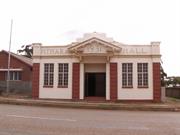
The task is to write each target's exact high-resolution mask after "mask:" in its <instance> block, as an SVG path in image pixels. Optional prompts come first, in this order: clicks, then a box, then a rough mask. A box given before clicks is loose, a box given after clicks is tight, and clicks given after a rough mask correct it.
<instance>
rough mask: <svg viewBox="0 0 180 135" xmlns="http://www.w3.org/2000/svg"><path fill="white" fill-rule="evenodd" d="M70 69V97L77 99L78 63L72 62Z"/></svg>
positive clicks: (78, 83)
mask: <svg viewBox="0 0 180 135" xmlns="http://www.w3.org/2000/svg"><path fill="white" fill-rule="evenodd" d="M72 70H73V71H72V99H74V100H78V99H79V92H80V64H79V63H73V69H72Z"/></svg>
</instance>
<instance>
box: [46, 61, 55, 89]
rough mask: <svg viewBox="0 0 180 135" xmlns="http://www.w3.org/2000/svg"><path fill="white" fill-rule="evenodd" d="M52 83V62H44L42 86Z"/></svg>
mask: <svg viewBox="0 0 180 135" xmlns="http://www.w3.org/2000/svg"><path fill="white" fill-rule="evenodd" d="M53 85H54V63H44V87H53Z"/></svg>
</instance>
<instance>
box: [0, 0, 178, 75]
mask: <svg viewBox="0 0 180 135" xmlns="http://www.w3.org/2000/svg"><path fill="white" fill-rule="evenodd" d="M11 19H13V31H12V43H11V51H12V52H15V53H16V52H17V50H18V49H20V48H21V46H22V45H27V44H31V43H42V44H43V45H66V44H69V43H71V42H74V41H75V40H76V38H80V37H82V36H83V34H84V33H90V32H100V33H106V35H107V36H108V37H112V38H113V39H114V40H115V41H118V42H121V43H125V44H150V42H151V41H161V45H160V48H161V54H162V58H161V59H162V62H163V64H162V66H163V68H164V70H165V72H166V73H167V74H168V76H180V60H179V59H180V0H0V50H2V49H3V50H8V46H9V38H10V36H9V35H10V20H11Z"/></svg>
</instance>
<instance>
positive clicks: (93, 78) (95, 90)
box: [85, 73, 106, 97]
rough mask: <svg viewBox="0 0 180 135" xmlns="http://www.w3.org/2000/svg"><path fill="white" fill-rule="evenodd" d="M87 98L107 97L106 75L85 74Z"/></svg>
mask: <svg viewBox="0 0 180 135" xmlns="http://www.w3.org/2000/svg"><path fill="white" fill-rule="evenodd" d="M85 96H86V97H91V96H95V97H105V96H106V73H85Z"/></svg>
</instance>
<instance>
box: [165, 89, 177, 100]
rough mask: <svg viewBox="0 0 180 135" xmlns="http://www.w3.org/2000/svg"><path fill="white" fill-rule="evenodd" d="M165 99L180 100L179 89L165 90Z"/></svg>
mask: <svg viewBox="0 0 180 135" xmlns="http://www.w3.org/2000/svg"><path fill="white" fill-rule="evenodd" d="M166 97H174V98H180V87H178V88H166Z"/></svg>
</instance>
